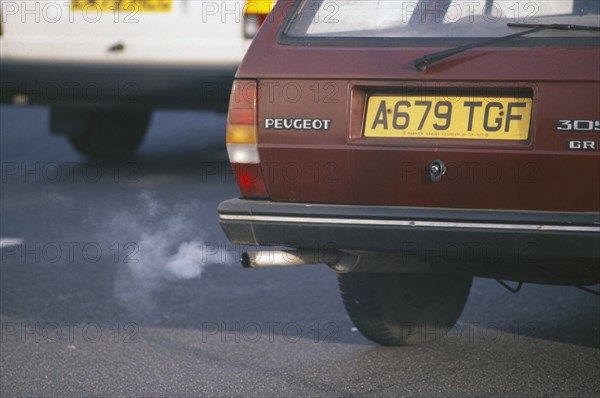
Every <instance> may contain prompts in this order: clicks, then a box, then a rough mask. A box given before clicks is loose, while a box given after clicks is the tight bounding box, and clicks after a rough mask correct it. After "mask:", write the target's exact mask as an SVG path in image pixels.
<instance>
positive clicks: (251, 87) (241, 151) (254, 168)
mask: <svg viewBox="0 0 600 398" xmlns="http://www.w3.org/2000/svg"><path fill="white" fill-rule="evenodd" d="M257 97H258V94H257V85H256V81H255V80H235V81H234V83H233V89H232V91H231V98H230V100H229V113H228V114H227V139H226V141H227V153H228V155H229V161H230V162H231V165H232V167H233V171H234V174H235V178H236V181H237V184H238V187H239V188H240V192H241V194H242V196H243V197H246V198H265V197H268V195H267V190H266V187H265V182H264V179H263V175H262V171H261V168H260V156H259V154H258V116H257Z"/></svg>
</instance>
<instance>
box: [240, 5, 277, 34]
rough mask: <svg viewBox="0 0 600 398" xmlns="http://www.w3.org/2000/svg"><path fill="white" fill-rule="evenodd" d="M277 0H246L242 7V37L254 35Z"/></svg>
mask: <svg viewBox="0 0 600 398" xmlns="http://www.w3.org/2000/svg"><path fill="white" fill-rule="evenodd" d="M276 2H277V0H248V1H247V2H246V6H245V7H244V37H245V38H247V39H251V38H253V37H254V36H256V32H258V28H260V26H261V25H262V24H263V23H264V22H265V20H266V19H267V15H269V13H270V12H271V10H272V9H273V6H274V5H275V3H276Z"/></svg>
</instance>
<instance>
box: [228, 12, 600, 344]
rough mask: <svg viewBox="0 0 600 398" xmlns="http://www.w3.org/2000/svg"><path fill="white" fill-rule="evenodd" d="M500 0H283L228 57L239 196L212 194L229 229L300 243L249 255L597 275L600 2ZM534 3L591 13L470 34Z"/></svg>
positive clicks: (491, 272)
mask: <svg viewBox="0 0 600 398" xmlns="http://www.w3.org/2000/svg"><path fill="white" fill-rule="evenodd" d="M486 4H487V5H486ZM490 4H491V5H490ZM511 4H512V5H513V6H514V7H513V8H510V7H508V5H507V2H462V1H422V2H381V3H377V4H375V3H370V2H348V3H334V2H327V1H323V2H303V1H299V2H293V1H290V2H282V4H278V6H277V7H276V8H275V9H274V13H273V14H272V15H273V17H274V19H273V22H272V23H267V24H266V26H265V29H264V30H262V31H261V32H260V34H259V37H258V38H257V40H256V41H255V42H254V43H253V44H252V46H251V48H250V50H249V52H248V53H247V55H246V57H245V59H244V62H243V63H242V65H241V67H240V69H239V70H238V73H237V80H236V82H235V84H234V90H233V95H232V99H231V103H230V110H229V120H228V122H229V124H228V135H227V140H228V149H229V154H230V160H231V162H232V165H233V168H234V170H235V173H236V176H237V179H238V185H239V187H240V191H241V196H242V198H240V199H233V200H230V201H226V202H223V203H222V204H221V206H220V208H219V212H220V221H221V225H222V227H223V229H224V230H225V232H226V234H227V236H228V237H229V239H230V240H232V241H233V242H236V243H240V244H244V245H274V246H285V247H290V248H296V249H300V250H299V251H298V252H293V253H292V254H290V252H288V251H285V252H284V253H283V256H281V255H280V256H274V255H272V253H273V252H274V251H275V250H263V251H259V252H258V254H262V255H263V258H262V259H260V255H250V256H248V255H247V256H246V258H245V262H246V264H247V265H250V266H265V265H287V264H289V265H296V264H298V263H301V264H304V263H311V262H325V263H329V265H330V266H331V267H332V268H333V269H334V270H336V271H338V272H342V273H349V274H354V275H356V274H358V273H360V272H363V273H365V275H366V274H369V275H370V274H372V273H374V272H375V273H379V272H386V273H393V274H394V275H397V274H398V273H400V274H401V273H406V274H415V273H416V274H421V273H428V272H433V273H434V274H435V273H438V274H439V273H442V274H463V275H478V276H487V277H493V278H501V279H512V280H518V281H531V282H542V283H560V284H593V283H598V282H599V281H600V268H599V266H598V264H599V259H600V215H599V212H600V152H599V148H598V141H599V138H600V52H599V51H598V44H599V40H600V38H599V36H598V31H597V30H598V29H597V27H598V25H600V16H599V15H598V14H599V10H598V3H597V2H583V1H570V2H520V1H517V2H514V4H513V3H511ZM490 7H491V8H490ZM531 7H534V9H533V10H532V9H531ZM290 10H291V11H290ZM288 11H289V12H288ZM533 11H535V14H534V13H532V12H533ZM532 21H533V22H535V23H537V24H541V23H550V24H559V23H560V24H575V23H577V24H581V25H584V26H592V28H593V29H591V30H582V31H576V32H573V31H569V32H565V31H557V30H553V29H549V30H543V31H540V32H538V33H535V34H531V35H526V36H525V37H522V38H515V39H514V40H511V41H508V42H504V43H503V44H502V45H486V46H483V47H481V48H478V47H477V45H476V44H477V43H478V42H481V41H486V40H490V39H491V38H494V37H503V36H507V35H510V34H514V33H515V32H518V31H519V30H515V29H521V30H522V28H511V27H508V26H506V24H507V23H513V22H518V23H523V22H527V23H530V22H532ZM471 45H473V48H472V49H470V50H467V51H465V52H462V53H460V54H457V55H455V56H453V57H449V58H447V59H444V60H441V61H439V62H438V63H436V64H433V65H430V66H429V67H428V68H427V69H426V70H424V71H422V70H419V69H417V68H415V61H416V60H418V59H420V58H421V57H423V56H424V55H427V54H434V53H437V52H439V51H440V50H446V49H451V48H457V47H460V46H471ZM275 252H276V251H275ZM303 252H304V253H303ZM269 253H271V255H269ZM277 254H281V253H279V252H277ZM273 259H279V260H273ZM369 277H370V276H369ZM361 280H362V279H356V280H354V282H356V283H354V282H352V283H353V284H351V285H352V286H354V287H355V288H356V286H362V285H361V283H362V282H360V281H361ZM461 283H462V285H465V283H464V282H456V283H455V285H460V284H461ZM348 286H349V285H348V284H344V286H343V289H342V290H343V292H342V293H344V291H345V292H348V291H352V292H354V293H356V289H358V288H356V289H355V288H349V287H348ZM454 296H455V297H459V296H460V297H462V293H461V294H456V295H454ZM381 300H382V301H385V299H384V298H382V299H381ZM461 300H462V298H461V299H458V302H461ZM462 303H463V304H464V300H463V301H462ZM457 305H459V304H457ZM347 307H348V305H347ZM371 309H372V308H371ZM380 309H381V308H380ZM357 311H358V312H360V311H361V310H360V309H358V310H357V309H356V308H354V309H353V310H350V309H349V312H352V313H355V314H356V313H357ZM455 315H456V314H455ZM457 316H458V315H456V317H457ZM358 318H360V317H357V318H356V319H355V318H353V320H355V321H357V319H358ZM450 318H452V317H450ZM450 318H448V319H450ZM444 319H446V318H444ZM448 319H446V320H448ZM358 322H359V323H361V321H360V320H359V321H358ZM450 323H452V322H450ZM361 325H362V326H361V327H359V329H361V331H363V333H365V330H366V333H365V334H366V335H367V336H368V337H371V338H373V339H374V340H376V341H379V342H384V343H386V342H387V343H390V344H393V343H394V342H396V343H397V342H404V341H405V339H403V338H398V339H396V340H394V339H391V340H386V339H385V338H381V333H383V332H381V330H382V329H381V330H380V329H377V328H375V329H373V328H370V327H367V326H365V324H364V323H361ZM383 329H385V328H383ZM374 330H375V331H374ZM378 331H379V332H381V333H379V332H378ZM384 334H385V333H384Z"/></svg>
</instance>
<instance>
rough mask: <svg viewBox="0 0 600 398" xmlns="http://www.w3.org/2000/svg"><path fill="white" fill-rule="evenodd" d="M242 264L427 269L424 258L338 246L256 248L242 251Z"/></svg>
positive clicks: (349, 269) (358, 269)
mask: <svg viewBox="0 0 600 398" xmlns="http://www.w3.org/2000/svg"><path fill="white" fill-rule="evenodd" d="M240 261H241V263H242V266H243V267H244V268H262V267H287V266H292V265H306V264H323V263H324V264H326V265H327V266H328V267H329V268H331V269H332V270H333V271H335V272H338V273H347V272H431V264H429V262H428V261H426V260H424V259H421V258H418V257H414V258H412V257H411V258H406V256H402V254H386V253H369V252H343V251H338V250H307V249H296V250H256V251H250V252H246V253H243V254H242V257H241V259H240Z"/></svg>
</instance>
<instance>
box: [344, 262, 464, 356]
mask: <svg viewBox="0 0 600 398" xmlns="http://www.w3.org/2000/svg"><path fill="white" fill-rule="evenodd" d="M472 280H473V277H472V276H466V275H454V274H408V273H360V272H356V273H347V274H339V275H338V284H339V288H340V293H341V295H342V300H343V302H344V306H345V307H346V311H347V313H348V315H349V316H350V319H351V320H352V322H353V323H354V325H355V326H356V328H357V329H358V330H359V331H360V332H361V333H362V334H363V335H364V336H365V337H366V338H368V339H369V340H372V341H374V342H376V343H379V344H382V345H386V346H401V345H407V344H418V343H422V342H425V341H431V340H439V339H441V338H442V337H444V336H445V335H446V332H447V331H448V330H449V329H450V328H451V327H452V326H453V325H454V324H455V323H456V321H457V320H458V318H459V317H460V314H461V312H462V310H463V308H464V306H465V303H466V301H467V297H468V296H469V291H470V289H471V282H472Z"/></svg>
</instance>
